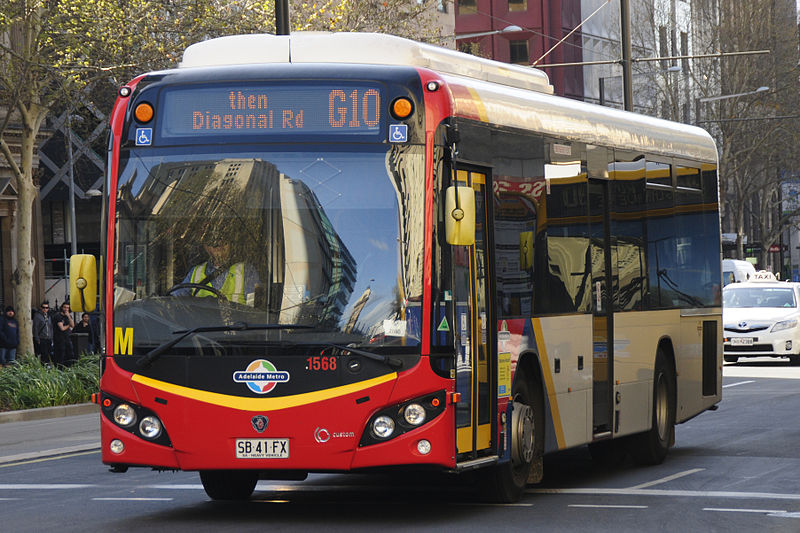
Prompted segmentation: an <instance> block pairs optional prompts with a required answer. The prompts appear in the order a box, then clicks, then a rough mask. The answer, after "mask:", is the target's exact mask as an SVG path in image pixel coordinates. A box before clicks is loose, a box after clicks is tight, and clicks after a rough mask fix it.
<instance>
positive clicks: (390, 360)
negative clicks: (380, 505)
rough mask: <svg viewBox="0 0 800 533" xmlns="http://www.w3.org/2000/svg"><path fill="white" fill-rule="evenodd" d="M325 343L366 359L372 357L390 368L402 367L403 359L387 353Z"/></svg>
mask: <svg viewBox="0 0 800 533" xmlns="http://www.w3.org/2000/svg"><path fill="white" fill-rule="evenodd" d="M326 344H327V346H330V347H331V348H337V349H339V350H342V351H345V352H350V353H354V354H356V355H363V356H364V357H366V358H367V359H372V360H373V361H378V362H380V363H384V364H386V365H388V366H390V367H392V368H403V361H401V360H400V359H396V358H394V357H389V356H388V355H381V354H379V353H374V352H368V351H366V350H360V349H358V348H351V347H349V346H342V345H341V344H333V343H326Z"/></svg>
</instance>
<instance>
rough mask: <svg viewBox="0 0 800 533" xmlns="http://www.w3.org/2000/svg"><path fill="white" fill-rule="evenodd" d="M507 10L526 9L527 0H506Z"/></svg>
mask: <svg viewBox="0 0 800 533" xmlns="http://www.w3.org/2000/svg"><path fill="white" fill-rule="evenodd" d="M508 10H509V11H527V10H528V0H508Z"/></svg>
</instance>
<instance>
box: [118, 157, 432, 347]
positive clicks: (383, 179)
mask: <svg viewBox="0 0 800 533" xmlns="http://www.w3.org/2000/svg"><path fill="white" fill-rule="evenodd" d="M423 170H424V151H423V150H422V147H420V146H414V145H404V146H387V145H377V144H376V145H369V144H359V145H336V146H334V147H332V146H331V145H318V146H317V145H313V146H312V145H307V144H305V145H302V147H298V146H295V147H290V148H287V147H285V146H283V147H280V148H278V147H274V146H270V147H264V146H243V147H234V148H231V147H229V146H228V147H225V151H224V152H223V151H221V149H219V148H216V149H215V148H214V147H196V146H195V147H179V148H158V149H153V148H151V149H147V150H143V149H135V150H129V151H126V152H123V157H122V160H121V163H120V172H119V186H118V190H117V202H116V229H115V231H116V241H115V242H116V250H115V255H116V258H115V263H114V314H113V320H114V326H115V327H116V328H123V329H125V328H133V330H134V334H133V346H132V352H130V353H133V354H145V353H147V351H148V350H151V349H153V348H154V347H156V346H159V345H161V344H163V343H165V342H169V341H170V340H172V339H174V338H175V337H176V335H178V334H179V333H180V332H181V331H185V330H188V329H192V328H197V327H215V326H225V325H231V324H236V323H242V322H243V323H246V324H270V325H297V326H301V327H297V328H294V329H293V328H277V327H273V328H262V329H246V330H239V331H219V332H212V333H203V335H194V336H188V337H187V338H186V339H185V340H182V341H181V342H180V343H178V344H177V346H175V348H174V350H173V351H172V352H173V353H176V354H183V355H200V354H204V353H206V352H207V351H208V350H212V351H221V352H222V353H226V352H231V351H232V352H231V353H250V352H244V351H243V350H245V349H247V348H248V347H255V346H266V345H268V344H270V342H269V341H270V340H274V339H280V342H281V343H282V344H284V345H286V346H291V345H303V346H308V345H313V344H321V343H323V340H324V343H332V344H337V345H349V346H362V347H366V346H368V347H369V349H370V350H372V349H377V350H380V349H381V348H382V347H384V346H385V347H387V349H391V350H397V349H398V348H401V347H405V349H411V350H418V346H419V337H420V321H421V312H420V308H421V307H420V306H421V294H422V251H423V245H422V243H423V218H422V213H424V206H423V199H424V194H423V191H424V188H423V180H421V179H419V178H421V176H423V175H424V173H423ZM412 177H416V178H417V179H410V178H412ZM220 329H224V328H220ZM265 341H266V342H265Z"/></svg>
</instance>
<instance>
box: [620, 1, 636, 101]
mask: <svg viewBox="0 0 800 533" xmlns="http://www.w3.org/2000/svg"><path fill="white" fill-rule="evenodd" d="M619 14H620V37H621V39H622V43H621V44H622V61H620V63H621V64H622V92H623V98H622V101H623V103H624V106H625V111H633V69H632V67H631V65H632V61H631V10H630V2H629V0H619Z"/></svg>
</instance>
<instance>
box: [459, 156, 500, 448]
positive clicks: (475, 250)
mask: <svg viewBox="0 0 800 533" xmlns="http://www.w3.org/2000/svg"><path fill="white" fill-rule="evenodd" d="M487 175H488V172H487V171H485V170H458V171H457V172H456V181H457V184H458V185H459V186H464V185H466V186H470V187H472V188H473V189H474V190H475V244H474V245H473V246H453V247H452V251H453V262H452V264H453V274H454V280H453V281H454V284H453V289H454V295H453V298H454V300H455V302H456V305H455V324H454V328H455V333H456V335H455V338H456V392H458V393H459V394H460V395H461V397H460V400H459V401H458V402H457V403H456V448H457V453H458V461H459V462H463V461H469V460H472V459H476V458H477V457H478V456H479V455H480V452H481V451H482V450H487V449H489V448H491V447H492V444H493V441H494V439H493V438H492V429H491V428H492V427H493V423H492V422H493V421H492V418H493V416H492V413H496V412H497V409H496V396H497V395H496V394H492V391H493V390H495V388H493V385H492V383H494V382H495V379H496V378H495V376H494V370H493V369H494V368H495V367H494V366H493V365H492V364H490V361H492V360H494V355H493V351H492V349H491V347H492V346H495V345H496V344H495V343H493V341H492V339H493V338H494V331H493V330H494V327H493V326H492V325H493V324H494V318H493V313H492V309H491V305H489V280H490V279H491V277H490V276H489V272H488V271H487V269H488V268H489V265H490V262H489V260H488V256H487V254H488V249H489V248H488V243H487V237H488V234H489V232H488V231H487V225H486V220H487V210H488V207H489V206H488V204H487V201H488V200H487V189H486V187H487V183H486V181H487V179H486V177H487Z"/></svg>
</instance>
